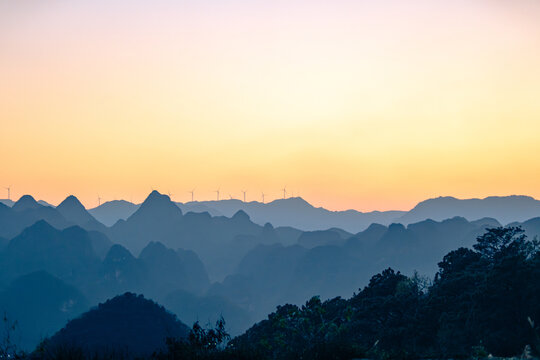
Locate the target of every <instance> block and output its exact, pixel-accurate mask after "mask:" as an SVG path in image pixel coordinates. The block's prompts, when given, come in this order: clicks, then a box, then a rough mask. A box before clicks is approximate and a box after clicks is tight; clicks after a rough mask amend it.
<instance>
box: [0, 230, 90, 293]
mask: <svg viewBox="0 0 540 360" xmlns="http://www.w3.org/2000/svg"><path fill="white" fill-rule="evenodd" d="M99 262H100V260H99V258H98V256H97V255H96V254H95V252H94V250H93V245H92V239H91V237H90V235H89V234H88V232H87V231H85V230H84V229H82V228H80V227H78V226H73V227H69V228H66V229H64V230H58V229H55V228H54V227H52V226H51V225H49V224H48V223H47V222H45V221H44V220H40V221H38V222H36V223H35V224H34V225H32V226H30V227H28V228H26V229H25V230H24V231H23V232H22V233H21V234H20V235H19V236H17V237H15V238H13V239H12V240H11V241H10V242H9V244H8V245H7V247H6V248H5V249H4V251H3V252H1V253H0V269H1V272H0V274H1V275H0V276H1V277H2V278H3V279H8V280H9V279H13V278H15V277H18V276H21V275H24V274H28V273H31V272H34V271H40V270H44V271H47V272H49V273H50V274H52V275H54V276H56V277H59V278H60V279H62V280H64V281H67V282H68V283H70V284H75V283H80V282H86V281H89V278H91V277H92V276H93V271H94V270H95V269H97V266H98V265H99Z"/></svg>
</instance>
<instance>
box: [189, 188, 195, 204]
mask: <svg viewBox="0 0 540 360" xmlns="http://www.w3.org/2000/svg"><path fill="white" fill-rule="evenodd" d="M188 193H191V202H193V194H194V193H195V189H193V190H191V191H188Z"/></svg>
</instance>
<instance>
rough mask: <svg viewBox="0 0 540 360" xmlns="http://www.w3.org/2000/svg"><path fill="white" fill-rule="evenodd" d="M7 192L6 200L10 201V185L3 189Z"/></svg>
mask: <svg viewBox="0 0 540 360" xmlns="http://www.w3.org/2000/svg"><path fill="white" fill-rule="evenodd" d="M5 189H6V190H7V198H8V200H11V185H9V186H8V187H6V188H5Z"/></svg>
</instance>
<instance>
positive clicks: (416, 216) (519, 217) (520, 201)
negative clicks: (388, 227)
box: [396, 195, 540, 224]
mask: <svg viewBox="0 0 540 360" xmlns="http://www.w3.org/2000/svg"><path fill="white" fill-rule="evenodd" d="M454 216H461V217H464V218H466V219H467V220H476V219H480V218H484V217H491V218H494V219H497V221H499V222H500V223H501V224H508V223H510V222H515V221H525V220H527V219H531V218H534V217H538V216H540V201H538V200H535V199H534V198H532V197H530V196H516V195H514V196H490V197H487V198H484V199H463V200H462V199H456V198H454V197H449V196H447V197H438V198H435V199H429V200H425V201H422V202H420V203H419V204H418V205H416V206H415V207H414V208H413V209H412V210H410V211H409V212H407V213H406V214H404V215H403V216H401V217H400V218H399V219H398V220H397V221H396V222H401V223H403V224H410V223H414V222H418V221H422V220H425V219H432V220H436V221H441V220H444V219H449V218H452V217H454Z"/></svg>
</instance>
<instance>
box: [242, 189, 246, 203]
mask: <svg viewBox="0 0 540 360" xmlns="http://www.w3.org/2000/svg"><path fill="white" fill-rule="evenodd" d="M242 192H243V193H244V202H246V190H242Z"/></svg>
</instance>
